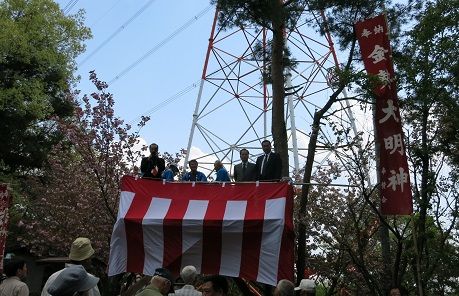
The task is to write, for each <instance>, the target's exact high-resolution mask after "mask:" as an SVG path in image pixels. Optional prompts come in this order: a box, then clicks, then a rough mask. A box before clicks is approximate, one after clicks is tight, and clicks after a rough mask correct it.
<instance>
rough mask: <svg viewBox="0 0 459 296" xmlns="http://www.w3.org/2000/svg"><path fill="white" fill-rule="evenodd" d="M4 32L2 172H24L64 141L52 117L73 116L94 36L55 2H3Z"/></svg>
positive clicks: (0, 56) (0, 54)
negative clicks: (78, 62)
mask: <svg viewBox="0 0 459 296" xmlns="http://www.w3.org/2000/svg"><path fill="white" fill-rule="evenodd" d="M0 27H1V28H2V30H0V125H1V126H2V129H1V130H0V137H1V138H2V140H3V144H2V145H1V148H0V159H1V166H0V171H2V172H7V173H12V172H21V173H24V172H25V171H26V170H28V169H33V168H39V167H41V165H42V163H43V161H44V160H45V159H46V154H47V153H48V152H49V150H50V147H51V146H52V144H53V143H56V142H57V141H59V139H60V138H59V136H58V134H57V133H56V130H55V128H54V122H53V121H52V118H53V116H56V115H58V116H69V115H71V114H72V105H71V102H70V101H69V100H68V99H67V95H66V93H67V92H68V89H69V86H70V85H71V84H72V82H74V81H75V77H74V76H73V71H74V69H75V61H74V59H75V57H76V56H77V55H78V54H80V53H81V52H83V50H84V45H83V41H84V40H86V39H87V38H89V37H90V31H89V29H87V28H85V27H84V26H83V15H82V13H81V12H80V13H78V14H76V15H74V16H65V15H64V14H63V13H62V11H61V10H60V9H59V7H58V5H57V4H56V3H55V2H53V1H51V0H31V1H26V0H6V1H1V2H0Z"/></svg>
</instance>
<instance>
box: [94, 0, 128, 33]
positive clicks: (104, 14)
mask: <svg viewBox="0 0 459 296" xmlns="http://www.w3.org/2000/svg"><path fill="white" fill-rule="evenodd" d="M120 2H121V0H118V1H116V2H115V4H113V5H112V6H111V7H110V8H109V9H107V11H105V12H104V13H103V14H102V16H101V17H98V18H97V19H96V20H95V21H93V22H92V23H91V24H90V25H89V27H90V28H92V27H94V26H95V25H96V24H97V23H99V22H100V21H101V20H102V19H104V18H105V17H106V16H107V15H108V14H109V13H110V12H111V11H112V10H113V8H115V6H117V5H118V4H119V3H120Z"/></svg>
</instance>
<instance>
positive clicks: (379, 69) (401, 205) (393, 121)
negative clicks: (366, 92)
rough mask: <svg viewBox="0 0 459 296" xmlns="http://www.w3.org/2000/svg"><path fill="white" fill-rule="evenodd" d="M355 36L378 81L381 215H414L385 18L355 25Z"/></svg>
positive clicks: (376, 90) (377, 116)
mask: <svg viewBox="0 0 459 296" xmlns="http://www.w3.org/2000/svg"><path fill="white" fill-rule="evenodd" d="M355 34H356V37H357V40H358V42H359V45H360V52H361V54H362V59H363V63H364V65H365V69H366V70H367V73H368V74H369V75H371V76H374V77H375V78H377V79H375V80H376V81H377V83H376V84H375V87H374V88H373V92H374V94H375V97H376V112H375V119H374V120H375V132H376V139H377V141H378V142H379V143H380V149H379V167H378V168H377V170H378V174H379V176H380V181H381V213H382V214H383V215H409V214H411V213H412V212H413V199H412V195H411V185H410V177H409V171H408V163H407V160H406V153H405V144H404V141H403V131H402V124H401V119H400V109H399V105H398V98H397V89H396V83H395V74H394V67H393V64H392V52H391V48H390V42H389V31H388V27H387V23H386V18H385V16H384V15H379V16H377V17H374V18H371V19H366V20H364V21H362V22H358V23H356V24H355Z"/></svg>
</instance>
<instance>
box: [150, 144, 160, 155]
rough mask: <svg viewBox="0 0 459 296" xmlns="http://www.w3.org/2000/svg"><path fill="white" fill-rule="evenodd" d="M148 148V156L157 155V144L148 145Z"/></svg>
mask: <svg viewBox="0 0 459 296" xmlns="http://www.w3.org/2000/svg"><path fill="white" fill-rule="evenodd" d="M149 148H150V154H151V155H158V148H159V147H158V144H156V143H153V144H151V145H150V147H149Z"/></svg>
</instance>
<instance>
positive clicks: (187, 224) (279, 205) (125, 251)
mask: <svg viewBox="0 0 459 296" xmlns="http://www.w3.org/2000/svg"><path fill="white" fill-rule="evenodd" d="M121 190H122V192H121V196H120V206H119V212H118V218H117V221H116V224H115V226H114V229H113V235H112V240H111V248H110V260H109V275H115V274H119V273H122V272H138V273H143V274H148V275H151V274H153V273H154V270H155V269H156V268H158V267H166V268H168V269H169V270H171V272H172V273H174V274H179V272H180V269H181V268H182V267H184V266H186V265H194V266H195V267H196V269H197V270H198V272H200V273H202V274H221V275H226V276H232V277H243V278H245V279H248V280H254V281H258V282H261V283H266V284H270V285H276V284H277V282H278V281H279V280H280V279H289V280H293V260H294V251H293V250H294V233H293V194H292V192H293V191H292V186H291V185H288V184H287V183H260V184H256V183H250V184H249V183H243V184H222V183H220V184H218V183H191V182H190V183H178V182H177V183H174V182H172V183H163V182H161V181H153V180H144V179H138V180H136V179H134V178H132V177H129V176H125V177H124V178H123V180H122V185H121Z"/></svg>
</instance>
